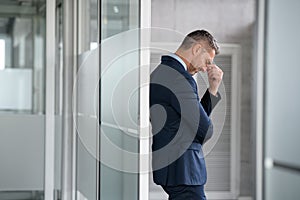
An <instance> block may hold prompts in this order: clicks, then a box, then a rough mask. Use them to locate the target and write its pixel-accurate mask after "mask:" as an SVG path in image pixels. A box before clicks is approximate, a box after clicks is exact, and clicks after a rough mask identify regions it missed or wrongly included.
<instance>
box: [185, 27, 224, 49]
mask: <svg viewBox="0 0 300 200" xmlns="http://www.w3.org/2000/svg"><path fill="white" fill-rule="evenodd" d="M199 41H205V42H207V44H208V46H209V47H210V48H211V49H214V50H215V53H216V55H217V54H219V53H220V47H219V45H218V44H217V40H216V39H215V38H214V37H213V36H212V35H211V34H210V33H209V32H208V31H206V30H196V31H193V32H191V33H189V34H188V35H187V36H186V37H185V38H184V40H183V41H182V43H181V45H180V48H184V49H189V48H190V47H191V46H192V45H193V44H194V43H196V42H199Z"/></svg>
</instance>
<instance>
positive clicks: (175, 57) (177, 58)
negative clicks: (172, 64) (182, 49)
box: [169, 53, 187, 71]
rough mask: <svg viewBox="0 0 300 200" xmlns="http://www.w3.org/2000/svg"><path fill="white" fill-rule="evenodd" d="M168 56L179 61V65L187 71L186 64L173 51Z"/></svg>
mask: <svg viewBox="0 0 300 200" xmlns="http://www.w3.org/2000/svg"><path fill="white" fill-rule="evenodd" d="M169 56H171V57H172V58H174V59H176V60H177V61H178V62H180V63H181V65H182V66H183V68H184V69H185V71H187V66H186V64H185V62H184V61H183V60H182V59H181V58H180V57H179V56H177V55H176V54H175V53H171V54H169Z"/></svg>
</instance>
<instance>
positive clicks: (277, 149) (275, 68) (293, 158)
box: [264, 0, 300, 200]
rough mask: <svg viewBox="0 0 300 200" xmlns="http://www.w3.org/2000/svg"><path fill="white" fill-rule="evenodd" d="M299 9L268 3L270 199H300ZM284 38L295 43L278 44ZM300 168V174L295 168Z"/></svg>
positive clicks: (291, 3) (296, 4)
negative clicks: (272, 163)
mask: <svg viewBox="0 0 300 200" xmlns="http://www.w3.org/2000/svg"><path fill="white" fill-rule="evenodd" d="M299 7H300V2H299V1H298V0H290V1H288V3H287V2H282V1H268V4H267V11H268V12H267V17H266V19H267V23H266V24H267V31H266V32H267V35H266V70H265V71H266V73H265V74H266V82H265V84H266V85H265V99H266V100H265V107H266V108H265V120H264V123H265V124H264V125H265V159H266V158H267V161H271V159H272V160H273V161H275V162H274V163H275V164H274V167H273V168H270V169H266V168H265V183H264V188H265V199H267V200H277V199H299V197H300V192H299V184H300V171H299V168H300V167H299V166H300V155H299V152H300V146H299V140H300V135H299V117H300V112H299V111H300V104H299V98H300V90H299V89H298V86H299V85H300V79H299V77H298V74H299V73H300V68H299V65H298V64H295V63H297V58H298V56H299V53H298V52H299V49H298V47H299V45H300V40H299V39H298V38H299V34H300V28H299V26H295V23H297V22H298V20H297V19H299V17H300V14H299V12H298V8H299ZM286 30H290V31H286ZM283 35H284V37H285V38H290V39H292V42H291V43H290V42H283V43H278V41H279V40H282V36H283ZM291 44H292V45H291ZM285 49H288V50H285ZM287 58H295V59H296V60H295V59H287ZM266 163H268V162H266ZM269 163H271V162H269ZM270 166H272V165H270ZM270 166H266V167H270ZM280 166H281V167H280ZM294 166H295V167H294ZM297 166H298V172H297V170H296V169H295V168H297ZM293 168H294V170H293ZM291 169H292V170H291Z"/></svg>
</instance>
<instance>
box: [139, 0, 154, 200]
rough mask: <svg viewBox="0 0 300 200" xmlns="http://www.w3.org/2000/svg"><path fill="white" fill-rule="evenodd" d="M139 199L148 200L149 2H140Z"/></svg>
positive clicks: (145, 0) (149, 0)
mask: <svg viewBox="0 0 300 200" xmlns="http://www.w3.org/2000/svg"><path fill="white" fill-rule="evenodd" d="M139 3H140V16H139V17H140V49H141V50H140V70H139V71H140V75H139V76H140V77H139V79H140V83H139V84H140V85H139V93H140V94H139V98H140V99H139V103H140V105H139V111H140V113H139V116H140V128H139V133H140V143H139V155H140V157H139V199H143V200H148V199H149V173H148V172H149V135H150V133H149V83H150V70H149V63H150V50H149V48H148V47H149V46H150V39H151V37H150V27H151V0H143V1H142V0H140V2H139Z"/></svg>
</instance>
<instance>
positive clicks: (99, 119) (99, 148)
mask: <svg viewBox="0 0 300 200" xmlns="http://www.w3.org/2000/svg"><path fill="white" fill-rule="evenodd" d="M101 4H102V0H97V7H98V13H97V20H98V23H97V24H98V27H97V32H98V33H97V38H98V40H97V42H98V56H99V57H98V58H99V59H98V61H99V63H98V64H99V70H98V73H99V74H98V77H99V90H98V94H97V99H98V109H97V117H98V122H99V124H98V127H99V129H98V134H97V147H96V149H97V150H96V151H97V153H96V155H97V156H96V158H97V160H96V163H97V164H96V165H97V166H96V170H97V173H96V175H97V178H96V181H97V184H96V186H97V188H96V191H97V194H96V199H98V200H100V199H101V191H100V189H101V178H100V174H101V173H100V172H101V163H100V151H101V129H100V123H101V47H100V42H101V36H102V34H101V29H102V21H101V14H102V12H101V8H102V5H101Z"/></svg>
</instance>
